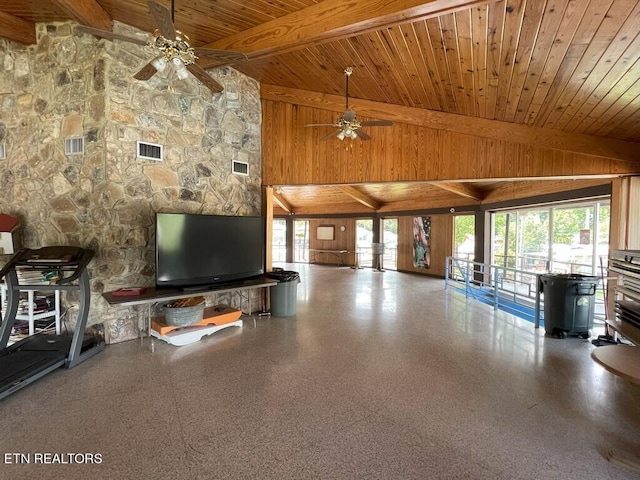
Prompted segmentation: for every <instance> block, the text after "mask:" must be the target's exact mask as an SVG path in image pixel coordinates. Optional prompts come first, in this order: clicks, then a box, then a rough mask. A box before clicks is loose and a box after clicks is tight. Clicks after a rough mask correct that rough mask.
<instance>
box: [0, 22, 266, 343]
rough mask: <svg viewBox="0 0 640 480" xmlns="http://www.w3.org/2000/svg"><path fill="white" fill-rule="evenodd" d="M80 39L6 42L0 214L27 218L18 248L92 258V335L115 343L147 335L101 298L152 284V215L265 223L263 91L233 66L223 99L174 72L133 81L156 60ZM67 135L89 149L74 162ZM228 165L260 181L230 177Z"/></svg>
mask: <svg viewBox="0 0 640 480" xmlns="http://www.w3.org/2000/svg"><path fill="white" fill-rule="evenodd" d="M72 28H73V24H72V23H56V24H39V25H38V43H37V45H35V46H28V47H25V46H21V45H18V44H16V43H13V42H10V41H6V40H1V39H0V108H1V111H2V117H0V142H4V143H5V145H6V159H5V160H0V212H2V213H8V214H11V215H14V216H17V217H19V219H20V222H21V229H22V231H21V237H22V246H25V247H28V248H38V247H41V246H45V245H79V246H83V247H89V248H92V249H94V250H95V251H96V257H95V259H94V260H93V262H92V263H91V265H90V277H91V290H92V297H91V309H90V317H89V324H103V326H104V331H105V337H106V339H107V341H108V342H111V343H113V342H118V341H122V340H127V339H130V338H134V337H136V336H137V335H138V328H139V315H138V312H137V311H136V310H134V309H129V308H116V307H110V306H109V305H108V304H106V302H105V301H104V300H103V299H102V296H101V293H102V292H103V291H109V290H113V289H116V288H119V287H122V286H132V285H145V286H150V285H153V284H154V283H155V271H154V213H155V212H157V211H165V212H166V211H171V212H174V211H175V212H178V211H179V212H190V213H194V212H197V213H214V214H227V215H232V214H233V215H258V214H260V206H261V152H260V145H261V140H260V135H261V126H260V123H261V110H260V92H259V85H258V84H257V82H255V81H254V80H252V79H250V78H248V77H246V76H244V75H242V74H241V73H239V72H237V71H236V70H233V69H231V68H226V67H225V68H220V69H216V70H212V71H211V72H210V74H211V75H212V76H213V77H214V78H215V79H216V80H217V81H218V82H219V83H220V84H221V85H223V86H224V92H222V93H220V94H212V93H211V92H210V91H209V90H208V89H207V88H206V87H204V86H203V85H202V84H201V83H200V82H199V81H198V80H196V79H195V78H193V77H190V78H188V79H186V80H178V79H177V77H175V74H174V73H173V72H171V71H169V69H167V70H166V71H165V72H162V73H158V74H156V75H155V76H154V77H153V78H152V79H151V80H149V81H146V82H143V81H137V80H135V79H133V74H135V72H136V71H138V70H139V69H140V68H142V67H143V66H144V65H145V64H146V62H148V61H149V59H150V58H152V56H153V54H152V53H151V52H149V51H147V50H146V49H145V48H144V47H139V46H137V45H134V44H130V43H126V42H120V41H116V42H110V41H106V40H99V39H96V38H95V37H93V36H90V35H86V34H83V35H75V34H74V33H73V30H72ZM114 30H115V31H117V32H119V33H124V34H127V35H131V36H141V37H146V35H147V34H146V33H144V32H139V31H136V30H135V29H133V28H131V27H128V26H126V25H123V24H116V25H115V29H114ZM70 136H71V137H76V136H83V137H84V141H85V150H84V154H82V155H69V156H65V152H64V139H65V138H66V137H70ZM137 140H144V141H148V142H152V143H157V144H161V145H163V146H164V161H163V162H154V161H150V160H142V159H137V158H136V141H137ZM232 160H240V161H244V162H248V163H249V173H250V175H249V176H237V175H234V174H232V173H231V163H232ZM6 260H8V258H5V260H4V261H6ZM73 300H74V299H73V298H68V299H67V301H68V303H69V304H73ZM218 300H220V299H218ZM223 300H224V301H226V302H227V303H231V304H236V306H238V305H237V303H238V302H239V300H240V299H239V298H236V297H231V296H229V298H226V299H223ZM76 311H77V309H76ZM73 312H74V309H73V308H71V310H70V317H71V322H72V323H73Z"/></svg>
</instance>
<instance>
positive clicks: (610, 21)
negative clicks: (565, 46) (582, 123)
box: [535, 0, 640, 127]
mask: <svg viewBox="0 0 640 480" xmlns="http://www.w3.org/2000/svg"><path fill="white" fill-rule="evenodd" d="M634 4H635V6H636V9H635V14H636V15H638V8H640V5H638V4H637V2H635V1H634V0H619V1H616V2H614V3H613V5H612V7H611V8H610V9H609V10H608V11H607V14H606V15H605V16H604V18H603V19H602V23H600V25H599V26H598V28H597V31H596V32H595V33H594V34H593V35H592V37H591V41H590V43H589V44H588V45H587V46H586V49H584V53H583V54H582V55H580V58H577V55H574V56H571V55H565V58H564V59H563V61H562V64H561V66H560V69H559V71H558V73H557V74H556V79H555V81H554V90H552V91H551V92H549V93H550V95H548V96H547V97H546V98H545V100H544V103H543V104H542V108H541V109H540V111H539V113H538V116H537V119H536V122H535V124H536V125H538V126H540V127H544V126H547V127H553V126H554V125H555V123H556V121H557V120H558V119H559V118H560V116H561V115H562V114H563V113H564V111H565V110H566V109H567V107H569V106H570V104H571V101H572V100H573V98H574V96H575V95H576V93H577V92H578V91H579V90H580V88H581V87H582V85H583V84H584V82H585V81H586V80H587V79H589V77H590V76H591V75H595V74H596V73H595V72H594V69H596V68H597V67H598V64H599V62H600V60H601V59H602V57H603V55H605V53H606V52H607V50H608V49H609V48H610V47H611V48H612V49H613V50H616V48H617V47H616V46H615V45H614V46H611V44H612V42H613V41H614V39H615V38H616V36H617V34H618V32H619V26H620V25H621V24H622V23H623V21H624V20H623V19H626V18H627V16H628V15H629V12H630V11H632V10H634V9H633V7H634ZM623 43H624V45H625V47H626V45H628V42H623ZM572 46H574V45H572ZM579 47H580V45H578V48H579ZM559 77H561V78H562V80H561V81H558V78H559Z"/></svg>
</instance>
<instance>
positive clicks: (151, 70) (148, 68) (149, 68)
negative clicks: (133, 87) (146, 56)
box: [133, 62, 158, 80]
mask: <svg viewBox="0 0 640 480" xmlns="http://www.w3.org/2000/svg"><path fill="white" fill-rule="evenodd" d="M157 72H158V70H156V67H154V66H153V65H152V64H151V62H149V63H147V64H146V65H145V66H144V67H142V69H141V70H140V71H139V72H138V73H136V74H135V75H134V76H133V78H135V79H136V80H149V79H150V78H151V77H153V76H154V75H155V74H156V73H157Z"/></svg>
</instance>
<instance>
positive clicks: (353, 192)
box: [335, 185, 382, 210]
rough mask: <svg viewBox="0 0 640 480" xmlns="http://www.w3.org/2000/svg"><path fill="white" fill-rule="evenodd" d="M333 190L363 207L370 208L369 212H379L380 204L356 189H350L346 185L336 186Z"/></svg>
mask: <svg viewBox="0 0 640 480" xmlns="http://www.w3.org/2000/svg"><path fill="white" fill-rule="evenodd" d="M335 188H336V189H338V190H340V191H341V192H343V193H345V194H347V195H348V196H350V197H351V198H353V199H354V200H355V201H357V202H359V203H361V204H362V205H364V206H365V207H367V208H370V209H371V210H379V209H380V207H381V206H382V205H381V204H380V202H378V201H376V200H374V199H373V198H371V197H370V196H368V195H367V194H365V193H362V192H361V191H360V190H358V189H357V188H356V187H351V186H348V185H347V186H336V187H335Z"/></svg>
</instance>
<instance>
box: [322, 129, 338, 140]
mask: <svg viewBox="0 0 640 480" xmlns="http://www.w3.org/2000/svg"><path fill="white" fill-rule="evenodd" d="M341 131H342V130H336V131H335V132H331V133H330V134H329V135H326V136H324V137H322V138H321V139H320V141H321V142H324V141H325V140H329V139H330V138H331V137H335V136H336V135H337V134H338V133H340V132H341Z"/></svg>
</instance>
